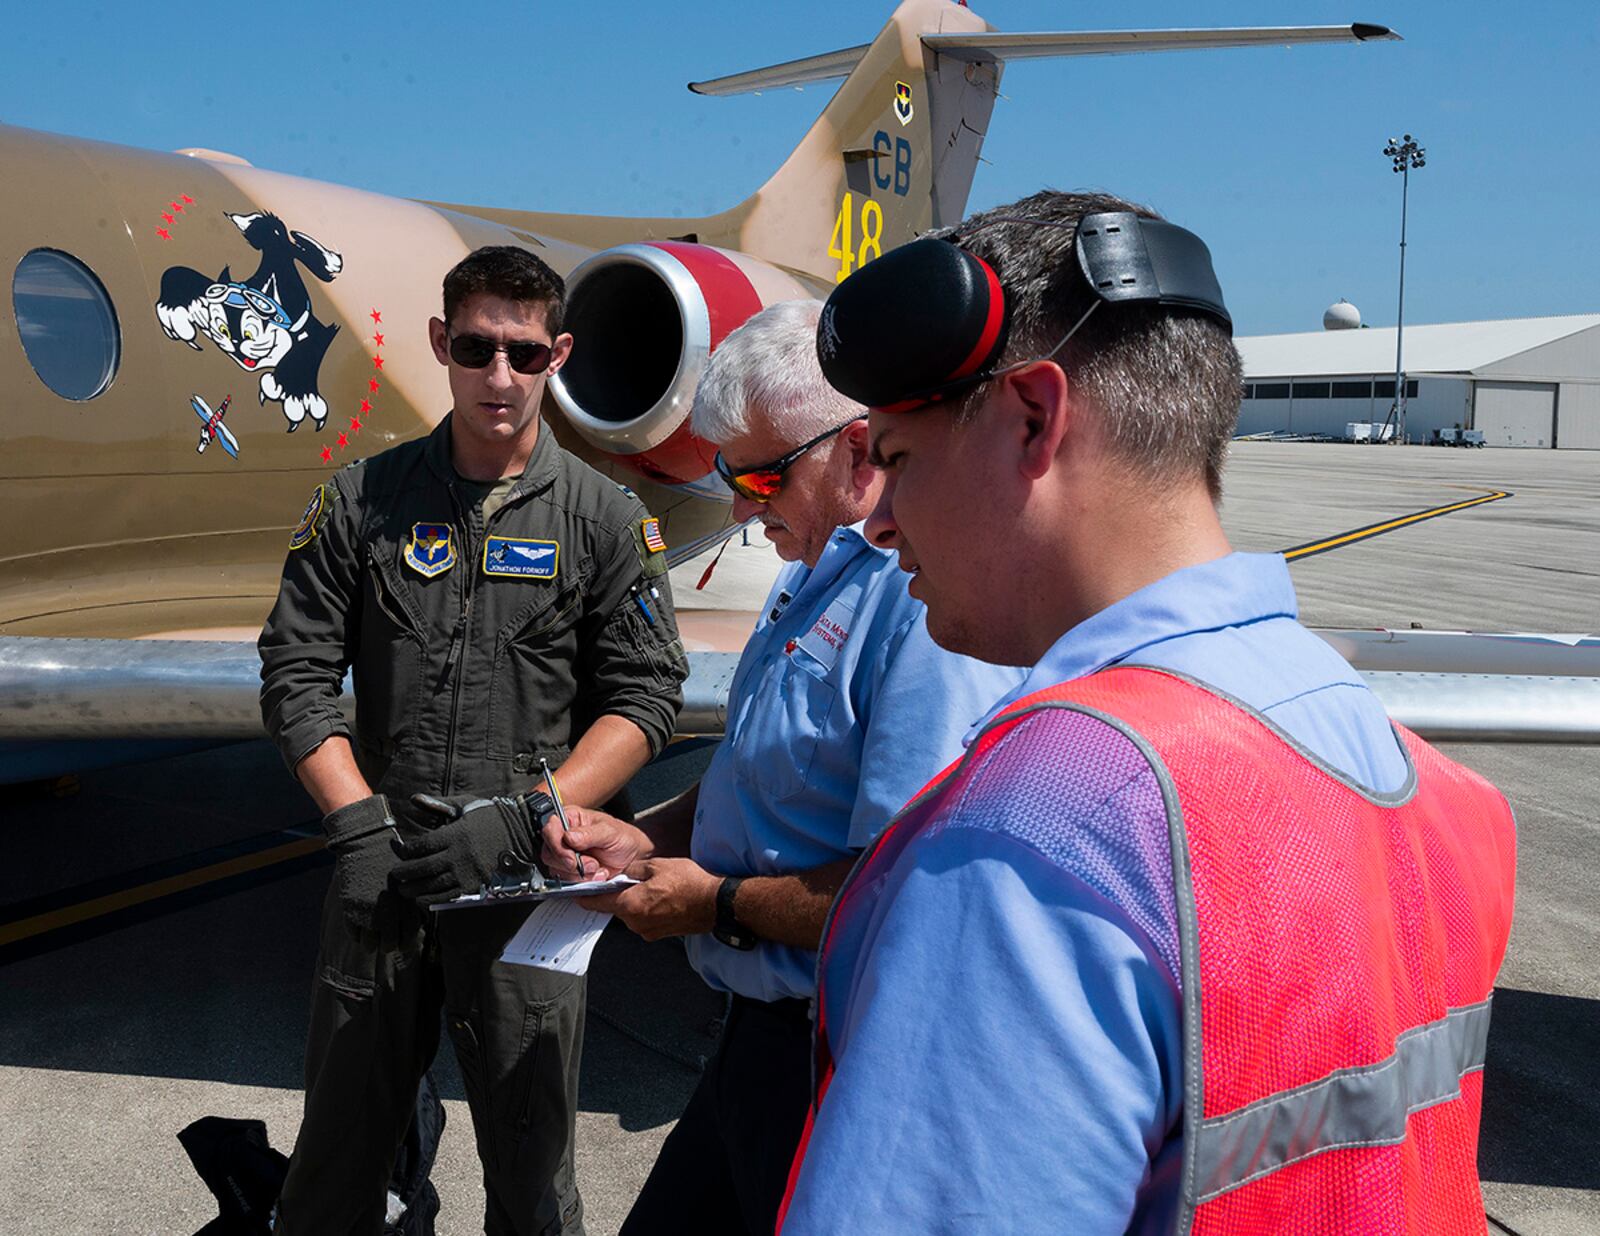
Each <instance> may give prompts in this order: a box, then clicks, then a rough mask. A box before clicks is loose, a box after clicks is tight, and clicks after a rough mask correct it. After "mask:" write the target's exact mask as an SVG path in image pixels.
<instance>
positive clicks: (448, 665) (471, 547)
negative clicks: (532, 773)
mask: <svg viewBox="0 0 1600 1236" xmlns="http://www.w3.org/2000/svg"><path fill="white" fill-rule="evenodd" d="M515 497H516V491H515V490H512V492H511V494H510V495H508V496H507V498H506V500H505V501H504V502H502V503H501V504H500V508H499V509H498V510H496V511H495V512H494V514H493V515H491V516H489V518H488V519H486V520H484V521H483V527H482V528H481V529H480V530H478V531H479V535H478V536H477V538H476V539H474V537H473V535H472V534H473V531H474V528H473V525H474V523H475V522H476V514H477V511H479V510H482V509H483V508H482V507H478V508H476V509H475V510H474V511H472V512H467V511H463V509H462V507H461V498H460V495H459V494H458V493H457V492H456V487H455V486H454V485H453V484H452V485H451V486H450V501H451V503H452V504H453V505H454V507H455V511H456V520H457V523H458V525H459V526H460V527H461V528H463V529H464V534H463V536H462V538H461V540H462V546H463V548H464V549H465V550H466V551H467V553H466V557H465V560H464V561H465V564H466V566H467V580H466V584H465V585H464V587H463V588H462V593H461V620H460V625H459V626H458V627H457V629H456V634H455V638H454V639H453V640H451V641H450V655H449V656H448V657H447V658H446V659H445V664H444V678H445V680H447V681H449V680H451V679H453V680H454V681H452V682H451V698H450V731H449V733H447V734H446V735H445V745H444V786H445V793H453V792H454V784H453V782H452V778H453V777H454V775H455V756H456V731H457V730H459V729H460V728H461V694H462V692H461V677H462V675H463V673H464V672H465V671H464V667H463V664H462V663H463V661H464V660H465V654H466V645H467V640H468V639H469V638H470V637H471V634H472V601H473V597H474V595H475V593H476V590H477V585H478V574H479V569H478V557H479V554H478V550H479V547H480V546H481V545H482V544H483V542H484V540H485V539H486V538H487V537H488V535H489V525H490V524H492V523H493V522H494V521H495V520H496V519H498V518H499V517H500V516H501V515H502V514H503V513H504V512H505V510H506V509H507V508H508V507H510V506H511V504H512V500H513V499H514V498H515ZM467 788H469V789H470V788H471V787H470V786H469V787H467Z"/></svg>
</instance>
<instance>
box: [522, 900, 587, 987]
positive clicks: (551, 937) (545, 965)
mask: <svg viewBox="0 0 1600 1236" xmlns="http://www.w3.org/2000/svg"><path fill="white" fill-rule="evenodd" d="M610 921H611V915H609V914H606V913H604V912H603V911H599V910H585V909H584V908H583V907H582V906H580V905H579V904H578V903H577V902H576V901H572V900H570V899H567V898H561V897H556V898H551V899H549V900H546V901H542V902H540V903H539V904H538V905H537V906H535V907H534V908H533V913H532V914H530V915H528V918H527V921H526V922H524V923H523V924H522V926H521V927H519V928H518V929H517V934H516V935H514V936H512V937H511V939H510V941H509V942H508V943H507V944H506V947H505V951H504V952H502V953H501V954H500V960H501V961H505V962H509V963H510V964H512V965H514V966H533V967H534V968H535V969H538V970H554V971H556V972H557V973H558V974H584V973H587V972H588V969H589V958H590V957H591V956H593V955H594V946H595V944H596V943H598V942H599V939H600V933H601V932H602V931H604V930H605V929H606V924H607V923H608V922H610Z"/></svg>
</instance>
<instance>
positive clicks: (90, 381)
mask: <svg viewBox="0 0 1600 1236" xmlns="http://www.w3.org/2000/svg"><path fill="white" fill-rule="evenodd" d="M11 303H12V306H13V307H14V308H15V309H16V314H17V333H18V334H19V335H20V336H21V337H22V350H23V351H24V352H26V353H27V355H28V363H29V364H30V365H32V366H33V371H34V372H35V373H36V374H38V375H39V377H40V379H41V380H42V381H43V382H44V384H45V385H46V386H48V387H49V388H50V389H51V390H53V391H54V392H55V393H56V394H58V395H60V396H61V397H62V398H63V399H74V400H78V401H80V402H81V401H83V400H85V399H93V398H94V397H95V396H96V395H98V394H100V392H101V391H103V390H105V389H106V387H108V386H110V385H111V379H112V378H114V377H115V376H116V374H117V362H118V361H119V360H121V358H122V331H121V329H120V328H119V327H118V325H117V311H116V309H115V308H114V307H113V306H112V304H111V297H110V296H108V295H106V289H105V285H104V284H102V283H101V282H100V280H99V279H97V278H96V277H95V274H94V272H93V271H92V270H90V269H89V268H88V267H87V266H85V265H84V264H83V263H82V262H80V261H78V259H77V258H75V257H73V256H71V255H70V254H66V253H62V252H61V251H60V250H58V249H35V250H33V252H31V253H29V254H28V255H27V256H26V257H24V258H23V259H22V261H20V262H18V263H17V273H16V275H15V276H14V277H13V278H12V280H11Z"/></svg>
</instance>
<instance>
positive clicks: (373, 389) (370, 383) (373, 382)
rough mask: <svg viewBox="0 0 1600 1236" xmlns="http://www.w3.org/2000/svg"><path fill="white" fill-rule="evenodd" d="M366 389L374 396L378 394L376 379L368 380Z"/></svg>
mask: <svg viewBox="0 0 1600 1236" xmlns="http://www.w3.org/2000/svg"><path fill="white" fill-rule="evenodd" d="M367 389H368V390H369V391H371V392H372V393H373V394H374V395H376V394H377V393H378V379H377V378H372V379H370V380H369V381H368V382H367Z"/></svg>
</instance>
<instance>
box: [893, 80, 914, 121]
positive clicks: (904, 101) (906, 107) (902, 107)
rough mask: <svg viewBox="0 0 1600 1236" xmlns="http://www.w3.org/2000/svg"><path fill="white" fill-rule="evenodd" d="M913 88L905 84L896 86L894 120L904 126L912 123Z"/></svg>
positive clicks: (901, 83) (898, 83)
mask: <svg viewBox="0 0 1600 1236" xmlns="http://www.w3.org/2000/svg"><path fill="white" fill-rule="evenodd" d="M913 114H914V113H913V112H912V110H911V87H910V86H909V85H907V84H906V83H905V82H896V83H895V84H894V118H895V119H896V120H898V121H899V122H900V123H901V124H902V125H907V124H910V123H911V117H912V115H913Z"/></svg>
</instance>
